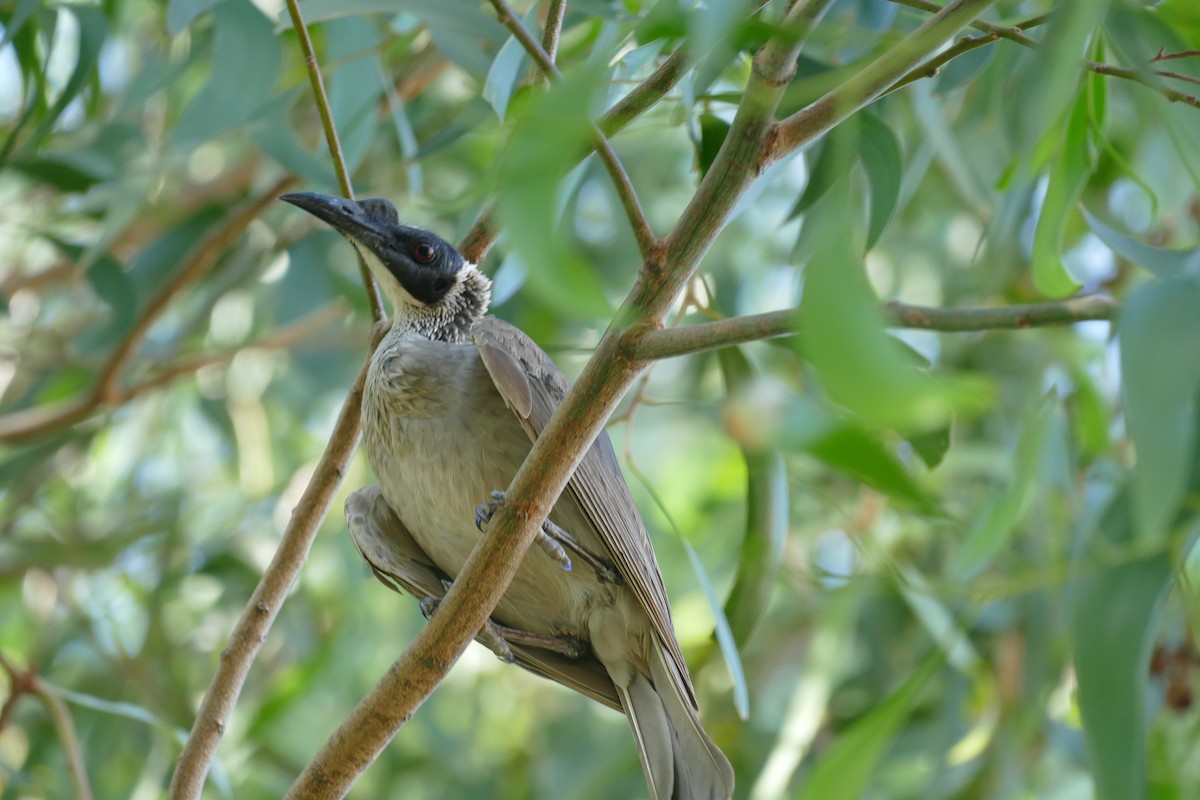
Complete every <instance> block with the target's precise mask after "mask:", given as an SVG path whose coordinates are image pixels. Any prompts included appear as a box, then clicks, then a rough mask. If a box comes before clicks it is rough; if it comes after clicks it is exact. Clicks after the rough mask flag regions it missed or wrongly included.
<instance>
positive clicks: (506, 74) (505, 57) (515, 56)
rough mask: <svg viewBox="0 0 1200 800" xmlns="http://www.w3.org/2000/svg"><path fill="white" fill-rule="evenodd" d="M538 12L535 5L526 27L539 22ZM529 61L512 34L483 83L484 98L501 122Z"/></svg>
mask: <svg viewBox="0 0 1200 800" xmlns="http://www.w3.org/2000/svg"><path fill="white" fill-rule="evenodd" d="M537 13H538V7H537V6H536V5H535V6H534V7H533V8H531V9H530V10H529V13H527V14H526V15H525V27H526V28H529V29H530V30H532V29H533V26H534V25H535V24H536V23H537ZM528 62H529V58H528V57H527V56H526V55H525V48H523V47H522V46H521V43H520V42H518V41H517V39H516V37H515V36H510V37H508V40H507V41H506V42H505V43H504V45H503V46H502V47H501V48H500V52H499V53H497V54H496V58H495V60H494V61H492V66H491V67H490V68H489V69H488V73H487V79H486V80H485V81H484V83H483V99H484V100H487V101H488V104H489V105H491V107H492V108H493V109H494V110H495V111H496V116H497V117H499V118H500V121H501V122H503V121H504V113H505V112H506V111H507V110H508V101H509V99H510V98H511V97H512V94H513V90H515V89H516V88H517V82H518V81H520V80H521V74H522V73H523V72H524V71H525V67H526V66H527V64H528Z"/></svg>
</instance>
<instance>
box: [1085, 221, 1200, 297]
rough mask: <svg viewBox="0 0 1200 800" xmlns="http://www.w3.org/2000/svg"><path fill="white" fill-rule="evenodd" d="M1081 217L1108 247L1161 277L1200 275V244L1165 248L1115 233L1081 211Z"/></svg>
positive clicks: (1167, 278) (1168, 278) (1174, 278)
mask: <svg viewBox="0 0 1200 800" xmlns="http://www.w3.org/2000/svg"><path fill="white" fill-rule="evenodd" d="M1083 218H1084V219H1086V220H1087V224H1088V226H1089V227H1091V229H1092V230H1093V231H1094V232H1095V234H1096V235H1097V236H1099V237H1100V241H1102V242H1104V243H1105V244H1106V245H1108V246H1109V247H1111V248H1112V249H1113V250H1114V251H1115V252H1117V253H1119V254H1120V255H1122V256H1124V257H1125V258H1127V259H1129V260H1130V261H1132V262H1133V263H1135V264H1138V265H1140V266H1142V267H1145V268H1146V269H1147V270H1149V271H1150V272H1152V273H1153V274H1154V275H1157V276H1158V277H1159V278H1162V279H1164V280H1178V279H1183V278H1190V277H1195V276H1196V275H1200V247H1192V248H1189V249H1187V250H1168V249H1166V248H1163V247H1151V246H1150V245H1148V244H1142V243H1141V242H1139V241H1138V240H1137V239H1134V238H1133V237H1131V236H1126V235H1125V234H1123V233H1118V232H1117V231H1116V230H1114V229H1113V228H1110V227H1109V226H1108V225H1105V224H1104V223H1103V222H1101V221H1100V219H1099V218H1097V217H1095V216H1093V215H1092V214H1089V213H1088V212H1087V210H1086V209H1084V211H1083Z"/></svg>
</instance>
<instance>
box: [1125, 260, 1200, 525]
mask: <svg viewBox="0 0 1200 800" xmlns="http://www.w3.org/2000/svg"><path fill="white" fill-rule="evenodd" d="M1197 309H1200V283H1197V282H1196V281H1161V282H1156V283H1149V284H1145V285H1143V286H1139V287H1138V288H1137V289H1135V290H1134V291H1133V292H1132V293H1131V294H1130V295H1129V299H1128V300H1127V301H1126V303H1125V308H1124V310H1123V311H1122V313H1121V318H1120V321H1119V329H1118V335H1119V339H1120V343H1121V374H1122V389H1123V392H1124V397H1125V415H1126V418H1127V420H1128V425H1129V433H1130V436H1131V437H1132V439H1133V443H1134V448H1135V449H1136V451H1137V467H1136V469H1135V470H1134V474H1133V485H1132V487H1131V494H1132V498H1133V516H1134V522H1135V528H1136V530H1137V532H1138V534H1139V535H1140V536H1143V537H1150V538H1158V537H1161V536H1163V535H1165V534H1166V533H1167V530H1168V527H1169V526H1170V525H1171V524H1172V521H1173V520H1174V518H1175V514H1176V512H1177V511H1178V509H1179V507H1180V504H1181V503H1182V502H1183V498H1184V494H1185V492H1186V489H1187V481H1188V478H1189V477H1190V476H1191V473H1192V457H1193V451H1192V444H1193V442H1194V441H1195V432H1196V394H1197V391H1198V390H1200V313H1197Z"/></svg>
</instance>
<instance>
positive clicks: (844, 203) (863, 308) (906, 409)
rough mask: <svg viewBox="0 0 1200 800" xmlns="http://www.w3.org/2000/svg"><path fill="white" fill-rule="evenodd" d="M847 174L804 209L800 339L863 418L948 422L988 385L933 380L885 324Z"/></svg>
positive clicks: (824, 379)
mask: <svg viewBox="0 0 1200 800" xmlns="http://www.w3.org/2000/svg"><path fill="white" fill-rule="evenodd" d="M846 187H847V182H846V181H842V182H840V183H839V184H838V185H837V187H836V188H835V189H834V190H833V191H832V192H831V193H830V196H829V197H827V198H826V199H825V200H824V201H823V202H822V203H820V204H819V205H818V206H817V207H816V208H814V209H813V211H812V212H811V213H810V214H809V215H808V216H807V217H806V219H805V223H804V235H806V236H808V237H809V238H810V240H811V242H812V250H813V255H812V257H811V258H810V259H809V261H808V264H807V267H806V272H805V280H804V296H803V299H802V300H801V304H800V309H801V314H800V334H801V335H800V337H799V342H798V344H797V346H798V347H800V349H801V351H802V355H804V357H805V358H807V359H808V361H809V362H810V363H811V364H812V365H813V367H814V369H815V370H816V371H817V374H818V376H819V377H820V379H821V385H822V388H823V389H824V390H825V392H826V393H827V394H828V395H829V397H830V398H831V399H832V400H834V401H835V402H837V403H839V404H841V405H843V406H845V407H846V408H849V409H851V410H852V411H854V412H855V413H857V414H859V415H861V416H862V417H864V418H865V419H867V420H870V421H872V422H875V423H877V424H880V425H885V426H889V427H895V428H898V429H901V430H902V431H908V432H913V431H926V430H930V429H934V428H939V427H945V426H946V425H947V424H948V423H949V421H950V419H951V417H952V415H953V414H954V412H955V411H956V410H958V411H961V412H969V411H973V410H978V409H981V408H983V407H984V406H986V405H987V404H988V403H989V402H990V397H991V390H990V387H988V386H987V385H985V384H983V383H981V382H979V381H974V380H971V381H969V380H967V379H965V378H961V377H957V378H954V379H945V378H943V379H940V380H935V379H934V378H933V377H932V376H931V375H930V374H929V373H926V372H923V371H921V370H920V369H918V368H917V367H916V366H914V365H913V364H912V361H911V359H910V358H908V356H907V355H906V354H905V352H904V348H903V347H902V346H901V345H900V344H899V343H898V342H897V341H896V340H895V339H893V338H892V337H891V336H889V335H888V334H887V332H886V331H885V330H884V327H883V322H882V319H881V318H880V316H879V308H878V302H877V300H876V298H875V295H874V293H873V292H872V291H871V287H870V284H869V283H868V282H867V276H866V271H865V269H864V267H863V264H862V261H861V258H860V254H861V253H862V252H863V250H862V239H861V238H859V236H857V235H856V234H857V231H856V230H855V229H854V226H853V220H854V213H853V212H852V211H851V208H850V203H849V199H848V194H849V193H848V191H847V188H846Z"/></svg>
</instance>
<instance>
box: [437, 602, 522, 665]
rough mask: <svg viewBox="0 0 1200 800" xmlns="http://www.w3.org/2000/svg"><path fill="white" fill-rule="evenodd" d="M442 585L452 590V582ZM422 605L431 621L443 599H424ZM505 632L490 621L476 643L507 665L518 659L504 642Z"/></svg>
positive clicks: (482, 629)
mask: <svg viewBox="0 0 1200 800" xmlns="http://www.w3.org/2000/svg"><path fill="white" fill-rule="evenodd" d="M442 584H443V585H444V586H445V587H446V588H447V589H449V588H450V581H442ZM420 603H421V613H422V614H424V615H425V619H429V618H430V617H432V616H433V612H434V611H437V607H438V606H439V605H441V603H442V598H440V597H422V598H421V601H420ZM504 631H505V628H504V627H503V626H502V625H497V624H496V623H494V622H492V621H491V620H490V619H489V620H488V621H487V622H485V623H483V628H481V629H480V631H479V633H477V634H476V635H475V641H477V642H479V643H480V644H481V645H483V646H484V647H486V648H487V649H488V650H491V651H492V652H493V653H495V654H496V658H498V659H500V660H501V661H503V662H504V663H505V664H511V663H513V662H514V661H516V660H517V657H516V656H514V655H513V651H512V648H510V647H509V646H508V642H506V641H505V640H504Z"/></svg>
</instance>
